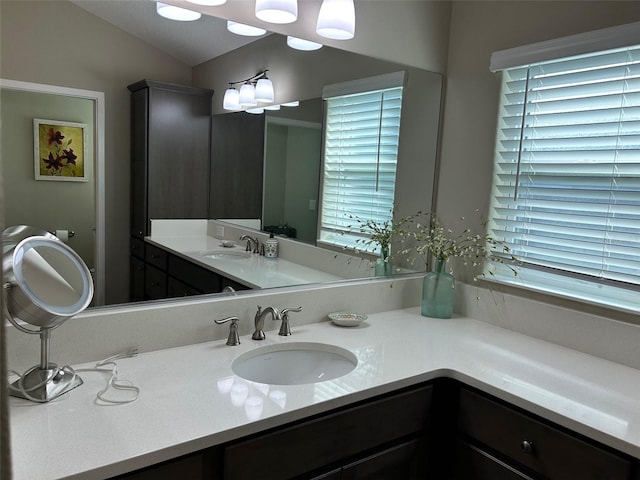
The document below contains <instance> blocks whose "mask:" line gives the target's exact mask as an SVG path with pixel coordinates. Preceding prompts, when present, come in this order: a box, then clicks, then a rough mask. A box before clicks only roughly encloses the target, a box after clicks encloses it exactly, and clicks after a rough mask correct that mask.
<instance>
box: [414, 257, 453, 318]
mask: <svg viewBox="0 0 640 480" xmlns="http://www.w3.org/2000/svg"><path fill="white" fill-rule="evenodd" d="M446 264H447V261H446V260H442V259H436V264H435V266H434V269H433V271H432V272H428V273H427V274H426V275H425V276H424V278H423V280H422V305H421V313H422V316H424V317H432V318H451V314H452V313H453V299H454V294H455V291H456V279H455V278H454V277H453V275H451V274H450V273H449V272H447V271H446V269H445V266H446Z"/></svg>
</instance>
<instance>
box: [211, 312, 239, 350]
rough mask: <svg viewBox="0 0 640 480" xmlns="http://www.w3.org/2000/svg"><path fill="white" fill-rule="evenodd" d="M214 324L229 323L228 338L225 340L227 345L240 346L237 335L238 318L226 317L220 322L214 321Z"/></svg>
mask: <svg viewBox="0 0 640 480" xmlns="http://www.w3.org/2000/svg"><path fill="white" fill-rule="evenodd" d="M214 322H215V323H217V324H218V325H222V324H223V323H227V322H231V324H230V326H229V337H228V338H227V345H230V346H235V345H240V336H239V335H238V317H227V318H223V319H221V320H214Z"/></svg>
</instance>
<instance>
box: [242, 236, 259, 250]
mask: <svg viewBox="0 0 640 480" xmlns="http://www.w3.org/2000/svg"><path fill="white" fill-rule="evenodd" d="M240 240H246V241H247V248H245V250H246V251H247V252H253V253H260V242H259V241H258V239H257V238H255V237H251V236H249V235H241V236H240ZM252 245H253V248H252Z"/></svg>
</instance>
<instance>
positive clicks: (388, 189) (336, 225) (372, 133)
mask: <svg viewBox="0 0 640 480" xmlns="http://www.w3.org/2000/svg"><path fill="white" fill-rule="evenodd" d="M401 106H402V87H401V86H400V87H393V88H384V89H379V90H375V91H368V92H364V93H357V94H348V95H339V96H335V97H331V98H327V99H326V118H325V139H324V157H323V160H324V169H323V182H322V204H321V210H322V211H321V216H320V218H321V225H320V234H319V236H320V238H319V240H320V241H321V242H324V243H329V244H333V245H339V246H347V247H355V246H356V240H357V239H358V238H363V235H362V234H361V233H360V232H358V228H357V225H358V224H357V222H356V221H355V220H354V219H353V218H352V217H351V216H355V217H358V218H360V219H362V220H374V221H376V222H381V223H382V222H384V221H385V220H390V219H391V218H392V215H393V199H394V192H395V183H396V164H397V160H398V141H399V136H400V113H401Z"/></svg>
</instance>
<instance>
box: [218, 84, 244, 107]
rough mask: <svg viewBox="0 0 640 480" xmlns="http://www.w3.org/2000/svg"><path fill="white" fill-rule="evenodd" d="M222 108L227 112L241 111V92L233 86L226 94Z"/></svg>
mask: <svg viewBox="0 0 640 480" xmlns="http://www.w3.org/2000/svg"><path fill="white" fill-rule="evenodd" d="M222 108H224V109H225V110H241V109H242V107H241V106H240V92H238V90H237V89H236V88H235V87H234V86H233V85H232V86H231V87H229V88H228V89H227V91H226V92H224V99H223V100H222Z"/></svg>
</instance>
